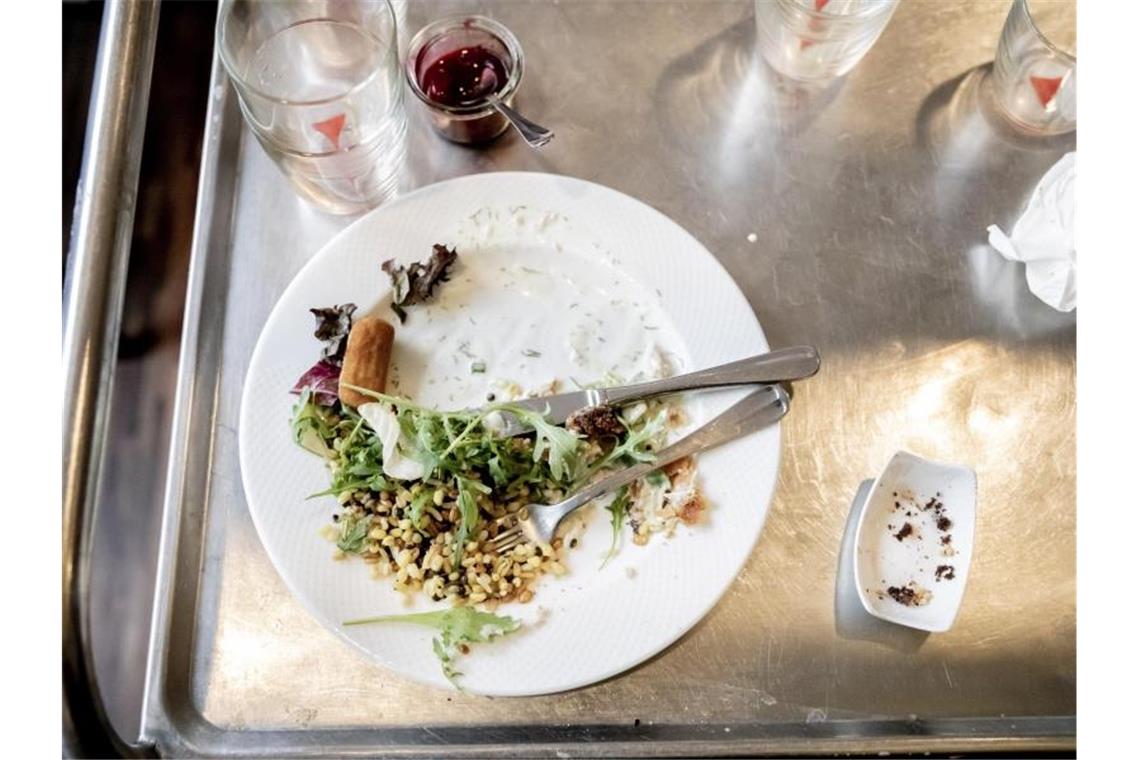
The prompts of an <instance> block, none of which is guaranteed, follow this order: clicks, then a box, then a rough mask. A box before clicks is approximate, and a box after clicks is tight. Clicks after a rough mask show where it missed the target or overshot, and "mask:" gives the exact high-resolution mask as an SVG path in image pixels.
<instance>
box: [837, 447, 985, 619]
mask: <svg viewBox="0 0 1140 760" xmlns="http://www.w3.org/2000/svg"><path fill="white" fill-rule="evenodd" d="M977 493H978V480H977V476H976V475H975V474H974V471H973V470H971V469H969V468H967V467H960V466H958V465H950V464H940V463H938V462H931V461H929V460H926V459H922V458H921V457H917V456H915V455H914V454H908V453H907V452H905V451H900V452H898V453H897V454H895V455H894V456H893V457H892V458H891V461H890V463H888V464H887V467H886V469H885V470H883V474H882V475H880V476H879V478H878V479H877V480H876V481H875V484H874V485H873V486H872V487H871V491H870V493H869V495H868V496H867V499H866V501H865V502H864V503H863V506H862V512H861V514H860V517H859V527H858V529H857V530H856V533H855V583H856V587H857V588H858V591H859V599H860V601H862V602H863V607H864V609H866V610H867V612H869V613H870V614H872V615H874V616H875V617H879V618H882V619H883V620H889V621H890V622H892V623H898V624H899V625H905V626H909V627H911V628H919V629H922V630H924V631H936V632H938V631H948V630H950V627H951V626H952V625H953V624H954V618H955V617H957V615H958V608H959V607H960V606H961V604H962V594H963V593H964V592H965V590H966V578H967V576H968V574H969V570H970V559H971V557H972V556H973V551H974V521H975V511H976V504H977ZM939 518H945V519H946V520H948V521H949V524H948V525H946V526H945V527H943V528H940V527H939V524H938V521H939ZM908 525H909V526H910V527H909V529H905V528H904V526H908ZM904 530H906V531H907V532H906V533H905V534H904ZM944 540H945V541H947V543H943V541H944ZM940 567H942V568H946V567H948V568H951V570H950V572H949V573H947V572H945V571H943V572H939V568H940ZM910 584H913V588H915V589H923V590H925V591H927V592H929V593H930V598H929V601H928V603H926V604H922V605H918V606H907V605H903V604H900V603H899V602H898V601H896V600H895V599H893V598H892V597H891V596H890V594H889V593H888V592H887V590H888V589H889V588H891V587H898V588H904V587H906V586H908V585H910Z"/></svg>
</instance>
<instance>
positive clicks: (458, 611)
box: [344, 607, 521, 689]
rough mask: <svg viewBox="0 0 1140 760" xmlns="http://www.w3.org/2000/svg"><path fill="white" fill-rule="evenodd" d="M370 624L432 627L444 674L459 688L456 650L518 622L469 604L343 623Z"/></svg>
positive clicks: (488, 638)
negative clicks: (410, 624)
mask: <svg viewBox="0 0 1140 760" xmlns="http://www.w3.org/2000/svg"><path fill="white" fill-rule="evenodd" d="M373 623H414V624H416V625H422V626H426V627H428V628H434V629H436V630H437V631H439V635H438V636H436V637H435V638H433V639H432V651H433V652H435V656H436V657H438V658H439V662H440V667H441V669H442V670H443V675H444V676H446V677H447V680H448V681H451V683H452V685H453V686H455V688H457V689H460V688H461V687H460V686H459V683H458V680H457V679H458V677H459V676H461V675H463V674H462V673H461V672H459V671H458V670H456V668H455V659H456V653H457V652H458V651H462V650H461V647H462V645H465V644H478V643H486V642H488V641H491V640H492V639H493V638H495V637H497V636H505V635H506V634H509V633H514V632H515V631H517V630H518V629H519V627H520V625H521V623H520V622H519V621H518V620H516V619H515V618H512V617H508V616H505V615H496V614H494V613H491V612H481V611H479V610H476V609H474V608H472V607H452V608H450V609H446V610H435V611H432V612H413V613H409V614H406V615H380V616H379V617H369V618H359V619H357V620H346V621H345V622H344V625H346V626H347V625H371V624H373Z"/></svg>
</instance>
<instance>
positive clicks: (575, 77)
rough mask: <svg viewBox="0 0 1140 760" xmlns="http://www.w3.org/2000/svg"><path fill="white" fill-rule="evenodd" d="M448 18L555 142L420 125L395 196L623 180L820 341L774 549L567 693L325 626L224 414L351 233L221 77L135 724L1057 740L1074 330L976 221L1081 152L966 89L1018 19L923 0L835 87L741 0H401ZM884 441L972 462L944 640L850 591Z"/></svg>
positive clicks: (388, 737) (412, 14)
mask: <svg viewBox="0 0 1140 760" xmlns="http://www.w3.org/2000/svg"><path fill="white" fill-rule="evenodd" d="M455 9H482V10H485V11H487V12H489V13H490V14H491V15H494V16H495V17H496V18H498V19H500V20H502V21H504V22H505V23H506V24H507V25H508V26H510V27H511V28H512V29H514V30H515V32H516V33H517V34H518V36H519V37H520V39H521V40H522V42H523V45H524V47H525V49H526V53H527V56H528V69H527V77H526V80H525V82H524V84H523V87H522V90H521V95H520V100H519V105H520V107H524V108H525V111H526V112H528V113H533V114H534V117H535V118H536V119H538V120H540V121H542V122H543V123H545V124H549V125H551V126H552V127H554V128H555V129H556V131H557V133H558V137H557V139H556V140H555V142H553V143H552V144H551V145H550V146H549V148H547V149H546V150H544V151H543V152H541V153H534V152H531V151H529V150H527V149H526V147H525V146H524V145H523V144H521V142H520V141H519V140H517V139H514V138H510V139H505V140H503V141H501V142H500V143H498V144H496V145H495V146H493V147H491V148H489V149H486V150H482V151H474V150H469V149H465V148H459V147H455V146H451V145H448V144H445V143H443V142H442V141H440V140H438V139H436V138H435V137H434V136H432V135H430V134H428V133H427V131H426V126H425V124H424V123H423V121H422V120H419V119H418V118H417V119H416V120H414V121H413V127H417V128H414V129H413V130H412V138H411V144H410V147H409V150H410V164H409V167H408V170H407V172H406V175H405V177H404V185H405V186H406V187H415V186H419V185H422V184H426V183H428V182H432V181H436V180H440V179H445V178H448V177H453V176H457V175H462V174H468V173H472V172H483V171H495V170H507V169H510V170H520V169H521V170H535V171H550V172H556V173H561V174H568V175H574V176H580V177H584V178H586V179H590V180H593V181H596V182H600V183H602V184H605V185H609V186H611V187H614V188H616V189H618V190H621V191H623V192H626V193H629V194H630V195H633V196H635V197H637V198H640V199H642V200H644V201H646V202H648V203H650V204H651V205H653V206H655V207H657V208H659V209H661V210H662V211H663V212H665V213H666V214H668V215H669V216H671V217H672V218H673V219H675V220H677V221H678V222H679V223H680V224H681V225H683V226H684V227H685V228H687V229H688V230H690V231H691V232H692V233H693V234H694V235H696V237H697V238H698V239H700V240H701V241H702V242H703V243H704V244H705V245H706V246H707V247H708V248H709V249H710V250H711V251H713V252H714V254H715V255H716V256H717V257H718V258H719V259H720V260H721V261H722V262H723V263H724V265H725V266H726V267H727V268H728V270H729V272H730V273H731V274H732V275H733V276H734V277H735V278H736V280H737V281H738V282H739V284H740V286H741V288H742V289H743V290H744V292H745V293H746V295H747V296H748V298H749V300H750V302H751V304H752V306H753V307H754V308H755V310H756V312H757V314H758V315H759V317H760V320H761V322H762V324H763V325H764V329H765V331H766V332H767V335H768V338H769V341H770V342H771V343H772V345H774V346H779V345H791V344H797V343H813V344H815V345H817V346H819V348H820V350H821V352H822V354H823V357H824V364H823V370H822V372H821V373H820V374H819V375H818V376H817V377H816V378H815V379H813V380H812V381H810V382H808V383H805V384H803V385H802V387H800V388H798V389H797V393H796V398H795V402H794V405H793V412H792V414H791V415H790V417H789V418H788V419H787V421H786V422H785V425H786V427H785V434H784V437H785V446H786V455H785V459H784V462H783V466H782V470H781V475H780V481H779V487H778V489H777V493H776V497H775V501H774V503H773V506H772V510H771V514H770V518H769V520H768V524H767V526H766V528H765V530H764V534H763V537H762V539H761V541H760V543H759V545H758V547H757V548H756V550H755V552H754V554H753V556H752V558H751V560H750V562H749V563H748V565H747V567H746V569H745V570H744V572H743V573H742V574H741V576H740V578H739V580H738V581H737V582H736V584H735V585H734V586H733V587H732V589H731V591H730V592H729V593H728V595H727V596H726V597H725V598H724V600H723V601H722V602H721V603H720V604H719V605H718V606H717V607H716V608H715V609H714V610H713V612H712V613H711V614H710V615H709V616H708V617H707V618H706V619H705V620H704V621H702V622H701V623H700V624H699V625H698V626H697V627H696V628H695V629H694V630H693V631H692V632H691V633H690V634H689V635H687V636H686V637H685V638H684V639H683V640H682V641H680V642H679V643H678V644H677V645H675V646H673V647H672V648H670V649H669V650H667V651H666V652H665V653H663V654H662V655H660V656H658V657H656V658H655V659H653V660H651V661H650V662H648V663H646V664H644V665H642V666H641V667H638V668H636V669H634V670H633V671H631V672H629V673H627V674H625V675H622V676H620V677H618V678H615V679H612V680H610V681H607V682H605V683H602V684H598V685H596V686H593V687H590V688H586V689H581V690H578V691H575V692H571V693H568V694H562V695H557V696H550V697H541V698H532V699H518V700H489V699H481V698H475V697H469V696H464V695H460V694H451V695H448V694H444V693H442V692H439V691H435V690H431V689H428V688H426V687H421V686H417V685H414V684H411V683H407V682H405V681H402V680H401V679H399V678H397V677H395V676H393V675H392V674H390V673H388V672H387V671H385V670H384V669H382V668H380V667H378V666H376V665H373V664H371V663H370V662H369V661H368V660H366V659H365V658H364V657H363V656H362V655H360V654H358V653H356V652H354V651H352V650H350V649H348V648H346V647H344V646H343V645H341V644H340V643H338V642H337V640H336V639H335V638H334V637H333V636H332V635H331V634H330V633H327V632H326V631H324V630H323V629H322V628H321V627H320V626H319V625H318V624H317V623H316V622H314V621H313V620H312V619H311V618H310V617H309V616H308V615H307V614H306V613H305V612H304V610H302V608H301V607H300V605H299V604H298V603H297V602H296V601H295V600H294V599H293V598H292V597H291V596H290V594H289V592H288V591H287V590H286V589H285V587H284V585H283V584H282V583H281V581H280V580H279V579H278V577H277V575H276V573H275V572H274V570H273V568H272V566H271V565H270V563H269V561H268V559H267V557H266V555H265V553H264V551H263V550H262V548H261V546H260V544H259V542H258V539H257V536H256V534H255V532H254V529H253V526H252V524H251V522H250V518H249V515H248V513H247V509H246V504H245V501H244V497H243V494H242V487H241V483H240V475H239V471H238V460H237V441H236V430H235V428H236V420H237V414H238V403H239V396H240V392H241V386H242V379H243V377H244V374H245V370H246V366H247V361H248V357H249V354H250V351H251V350H252V347H253V345H254V342H255V340H256V338H257V335H258V332H259V330H260V327H261V324H262V322H263V321H264V319H265V317H266V315H267V314H268V312H269V310H270V308H271V307H272V305H273V303H274V302H275V300H276V299H277V297H278V296H279V295H280V293H281V292H282V290H283V289H284V288H285V286H286V284H287V283H288V282H289V281H290V279H291V278H292V277H293V275H294V274H295V273H296V271H297V270H298V269H299V268H300V267H301V266H302V265H303V264H304V262H305V261H306V260H307V259H308V257H310V256H311V255H312V253H314V252H315V251H316V250H317V249H318V248H319V247H320V246H321V245H322V244H323V243H324V242H326V241H327V240H328V239H329V238H330V237H331V236H332V235H333V234H335V232H337V231H338V230H339V229H341V228H343V227H344V226H345V225H346V224H347V223H348V222H349V221H350V220H348V219H338V218H330V217H326V216H323V215H321V214H319V213H318V212H315V211H313V210H312V209H310V208H308V207H307V206H305V205H304V204H303V203H302V202H301V201H300V200H298V199H297V198H296V197H295V196H294V195H293V194H292V193H291V191H290V190H289V188H288V186H287V184H286V182H285V180H284V179H283V178H282V177H281V176H280V175H279V174H278V173H277V171H276V170H275V169H274V167H273V166H272V165H271V164H270V162H269V160H268V159H267V158H266V157H265V155H264V154H263V152H262V151H261V149H260V148H259V147H258V146H257V144H256V142H254V141H253V140H251V139H250V138H249V135H248V134H246V133H245V132H244V130H243V129H241V127H240V118H239V115H238V113H237V109H236V107H235V105H234V103H233V99H232V94H231V93H230V92H229V90H228V89H227V88H226V87H225V86H224V85H223V84H222V82H224V80H223V79H221V78H218V77H219V76H220V75H219V73H218V72H217V71H215V77H216V79H215V82H216V83H217V85H218V86H217V87H216V88H215V94H214V102H213V103H212V106H211V108H212V111H211V113H212V116H211V123H210V124H208V136H207V150H206V153H207V155H206V158H205V163H204V177H205V178H204V180H203V188H202V195H200V200H199V204H200V209H199V211H200V217H199V225H200V228H199V230H198V239H197V242H196V247H195V253H194V255H195V263H194V269H193V270H192V272H191V290H190V295H189V298H188V302H189V304H190V305H189V307H188V308H189V311H188V319H187V323H188V325H187V334H186V341H187V344H186V345H184V347H183V352H184V353H183V359H182V361H183V374H184V378H183V386H182V387H181V388H180V406H179V411H178V413H177V414H176V417H175V422H174V424H175V428H176V437H175V441H174V444H173V447H172V451H173V454H172V456H173V457H174V459H173V461H172V463H171V469H170V477H171V484H170V489H169V492H168V499H167V516H166V520H167V523H166V532H165V534H164V544H163V547H162V554H163V557H162V564H161V566H160V573H161V576H160V580H161V583H162V590H161V591H160V595H159V598H158V600H157V604H156V618H155V620H156V625H155V632H154V638H153V641H152V647H151V662H150V671H149V678H148V693H147V698H146V709H145V717H144V734H145V735H146V736H147V737H148V738H150V739H152V740H154V741H157V742H158V744H159V747H160V748H161V749H163V750H164V751H166V752H169V753H173V754H192V753H203V754H213V755H240V754H245V755H283V754H294V753H300V754H310V753H311V754H321V753H330V754H331V753H337V752H342V753H343V752H352V751H364V750H368V751H386V752H390V753H393V754H399V753H409V752H415V751H416V748H417V747H419V748H420V749H423V750H424V751H427V752H429V753H430V754H437V755H438V754H441V753H443V752H445V751H447V750H448V747H447V745H452V746H451V748H450V749H451V750H452V751H458V749H457V748H459V749H462V750H463V751H464V752H471V753H476V752H488V753H492V754H500V753H506V752H508V751H513V752H518V753H521V754H526V753H528V752H538V751H563V752H570V753H571V754H573V753H590V752H593V753H598V754H618V753H635V752H641V753H645V752H665V751H669V752H691V753H717V754H726V753H732V752H758V751H764V750H771V751H781V752H794V751H798V750H802V751H873V750H879V749H894V750H905V749H912V750H921V749H928V750H929V749H967V750H968V749H979V748H981V749H989V750H992V749H994V748H999V747H1004V748H1008V747H1020V748H1030V747H1035V746H1036V747H1052V748H1058V747H1061V748H1063V747H1070V746H1072V740H1071V734H1072V733H1073V732H1075V723H1074V721H1073V719H1072V716H1074V715H1075V708H1076V695H1075V680H1076V663H1075V632H1076V618H1075V549H1074V542H1075V538H1074V531H1075V440H1074V439H1075V423H1074V402H1075V394H1074V381H1075V351H1074V343H1075V317H1074V316H1073V315H1062V314H1058V313H1056V312H1054V311H1052V310H1050V309H1049V308H1048V307H1046V306H1045V305H1043V304H1041V303H1040V302H1038V301H1037V300H1036V299H1035V298H1034V297H1033V296H1032V295H1031V294H1030V293H1029V292H1028V290H1027V288H1026V286H1025V282H1024V276H1023V273H1022V271H1021V269H1020V267H1019V266H1017V265H1013V264H1009V263H1007V262H1005V261H1003V260H1001V259H1000V257H998V256H997V255H996V253H994V252H992V251H990V250H989V249H988V248H987V247H986V245H985V228H986V226H987V225H988V224H990V223H993V222H997V223H999V224H1002V225H1003V226H1005V225H1009V224H1010V223H1012V221H1013V220H1014V219H1015V218H1016V216H1017V214H1018V212H1019V209H1020V207H1021V205H1022V204H1023V203H1024V201H1025V199H1026V197H1027V195H1028V193H1029V191H1030V190H1031V189H1032V187H1033V185H1034V184H1035V182H1036V181H1037V179H1038V178H1039V177H1040V176H1041V174H1042V173H1043V172H1044V171H1045V170H1046V169H1047V168H1048V167H1049V166H1050V165H1051V164H1052V163H1053V162H1054V161H1055V160H1056V159H1057V158H1059V157H1060V155H1061V154H1062V153H1063V152H1064V151H1065V150H1066V149H1071V148H1072V145H1073V138H1072V137H1069V138H1064V139H1061V140H1054V141H1052V142H1049V143H1044V144H1040V143H1033V142H1031V141H1024V140H1018V139H1014V138H1013V137H1012V136H1011V135H1008V134H1004V133H1003V130H1002V129H1001V128H1000V127H999V126H998V125H997V124H996V123H994V122H993V121H992V120H991V119H988V118H987V117H986V116H985V114H984V113H982V110H981V109H980V108H979V107H978V106H977V105H976V103H975V101H974V95H973V92H974V90H973V89H972V88H973V87H974V85H976V83H977V81H978V76H977V75H978V73H979V72H978V70H976V67H978V66H980V65H982V64H985V63H987V62H988V61H990V60H991V58H992V54H993V48H994V46H995V44H996V40H997V37H998V34H999V32H1000V29H1001V25H1002V21H1003V19H1004V15H1005V12H1006V9H1007V5H1006V4H1005V3H1000V2H973V3H965V2H963V3H935V2H913V1H911V2H904V3H903V4H902V6H901V7H900V9H899V10H898V12H897V14H896V16H895V18H894V19H893V20H892V21H891V23H890V25H889V26H888V27H887V30H886V32H885V33H884V35H883V37H882V38H881V40H880V41H879V42H878V44H877V45H876V47H875V48H874V49H873V50H872V51H871V53H870V54H869V55H868V56H867V58H866V59H865V60H864V61H863V62H862V64H861V65H860V66H859V67H857V68H856V69H855V70H854V72H853V73H852V74H851V75H850V76H849V77H848V78H847V79H846V80H845V81H842V82H840V83H838V84H837V85H835V86H832V87H829V88H826V89H825V90H823V91H821V92H807V91H804V90H803V89H802V88H798V87H796V86H793V85H790V84H789V83H786V82H780V81H778V80H777V79H776V78H775V77H774V76H773V75H771V74H770V73H768V72H767V70H766V69H765V68H764V67H763V65H762V64H760V63H759V62H758V61H757V60H756V59H755V55H754V52H753V39H754V32H753V21H752V5H751V3H740V2H703V3H702V2H688V3H683V2H562V3H558V4H548V3H521V2H498V3H492V2H488V3H446V4H441V3H431V4H429V3H413V4H411V8H410V10H409V27H410V28H412V29H415V28H418V26H419V25H420V24H421V23H422V22H424V21H425V20H426V19H427V18H429V17H436V16H439V15H443V14H444V13H445V12H448V11H450V10H455ZM1051 12H1056V13H1064V14H1068V16H1069V18H1068V23H1074V21H1073V19H1072V18H1071V13H1072V8H1071V6H1070V5H1063V6H1061V5H1058V6H1055V7H1054V8H1052V9H1051ZM971 72H972V73H971ZM211 161H213V162H214V165H216V170H215V171H214V172H213V173H211V171H207V169H208V168H209V165H210V162H211ZM231 211H232V213H231ZM1007 229H1008V227H1007ZM753 233H754V234H755V236H756V239H755V242H750V239H749V236H750V235H751V234H753ZM188 373H189V374H188ZM898 449H908V450H911V451H914V452H916V453H919V454H922V455H925V456H929V457H933V458H936V459H941V460H946V461H954V462H962V463H968V464H971V465H973V466H974V467H975V468H976V469H977V472H978V479H979V488H980V493H979V510H980V511H979V517H978V528H977V541H976V548H975V552H974V565H973V568H972V570H971V574H970V578H969V584H968V588H967V591H966V595H965V599H964V603H963V608H962V611H961V614H960V617H959V619H958V622H957V624H956V625H955V627H954V629H953V630H952V631H950V632H948V633H945V634H939V635H930V636H925V635H921V634H918V633H916V632H908V631H906V630H904V629H896V628H892V627H888V626H885V625H879V624H876V623H875V622H874V621H872V620H870V619H869V618H867V617H866V616H865V615H864V614H863V613H862V612H861V609H860V608H859V606H858V602H857V601H855V600H854V598H853V596H851V595H850V594H849V593H847V592H850V591H852V589H850V588H849V587H848V585H847V583H846V582H849V579H848V578H847V577H846V576H840V577H838V581H839V583H837V570H838V569H839V568H840V563H839V554H840V550H841V546H842V544H843V538H844V535H845V528H846V524H847V519H848V512H849V507H850V503H851V500H852V498H853V496H854V494H855V492H856V490H857V489H858V487H859V486H860V483H861V482H862V481H863V480H864V479H867V478H871V477H873V476H874V475H875V473H876V472H877V471H878V470H879V469H880V468H881V467H882V466H883V465H884V464H885V463H886V462H887V460H888V459H889V457H890V456H891V454H892V453H893V452H894V451H896V450H898ZM837 589H838V591H837ZM603 739H604V740H609V741H611V742H614V743H612V744H609V745H606V746H605V748H604V749H603V748H602V747H601V746H600V745H598V744H596V743H595V742H598V741H600V740H603ZM663 748H664V749H663Z"/></svg>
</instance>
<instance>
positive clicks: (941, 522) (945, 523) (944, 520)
mask: <svg viewBox="0 0 1140 760" xmlns="http://www.w3.org/2000/svg"><path fill="white" fill-rule="evenodd" d="M937 525H938V530H940V531H942V532H946V531H948V530H950V528H952V527H953V526H954V523H953V522H952V521H951V520H950V518H949V517H947V516H946V515H942V516H941V517H939V518H938V523H937Z"/></svg>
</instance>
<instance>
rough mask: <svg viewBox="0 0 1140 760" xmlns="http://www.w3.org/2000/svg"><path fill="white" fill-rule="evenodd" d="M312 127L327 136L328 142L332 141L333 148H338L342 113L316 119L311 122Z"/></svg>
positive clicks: (341, 127) (342, 118)
mask: <svg viewBox="0 0 1140 760" xmlns="http://www.w3.org/2000/svg"><path fill="white" fill-rule="evenodd" d="M313 129H315V130H317V131H318V132H320V133H321V134H322V135H324V136H325V137H327V138H329V142H331V143H332V146H333V150H340V132H341V130H342V129H344V114H342V113H338V114H337V115H336V116H333V117H332V118H331V119H325V120H324V121H318V122H316V123H315V124H313Z"/></svg>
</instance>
